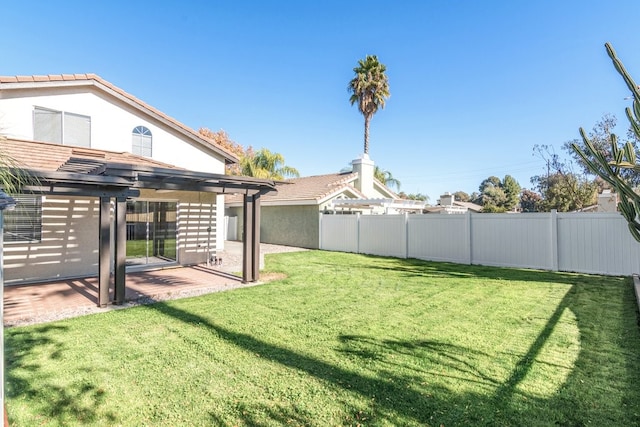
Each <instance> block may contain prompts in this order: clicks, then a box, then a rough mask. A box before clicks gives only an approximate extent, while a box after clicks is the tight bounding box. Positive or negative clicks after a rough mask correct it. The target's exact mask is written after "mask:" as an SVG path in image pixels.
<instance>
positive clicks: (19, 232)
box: [4, 194, 42, 242]
mask: <svg viewBox="0 0 640 427" xmlns="http://www.w3.org/2000/svg"><path fill="white" fill-rule="evenodd" d="M11 197H13V198H14V199H15V201H16V202H17V203H16V207H15V209H13V210H6V211H4V241H5V242H39V241H40V240H42V196H34V195H31V194H26V195H22V194H21V195H15V196H11Z"/></svg>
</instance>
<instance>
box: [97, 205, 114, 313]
mask: <svg viewBox="0 0 640 427" xmlns="http://www.w3.org/2000/svg"><path fill="white" fill-rule="evenodd" d="M110 210H111V198H110V197H100V219H99V223H100V230H99V232H98V241H99V242H98V307H106V306H107V304H109V273H110V267H111V265H110V264H111V253H110V252H111V251H110V243H111V242H110V240H111V218H110Z"/></svg>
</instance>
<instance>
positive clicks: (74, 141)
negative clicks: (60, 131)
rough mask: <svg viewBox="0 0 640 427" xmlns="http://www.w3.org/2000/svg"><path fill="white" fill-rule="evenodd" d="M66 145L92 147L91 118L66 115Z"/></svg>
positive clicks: (71, 114)
mask: <svg viewBox="0 0 640 427" xmlns="http://www.w3.org/2000/svg"><path fill="white" fill-rule="evenodd" d="M63 143H64V144H65V145H75V146H78V147H90V146H91V118H90V117H88V116H81V115H80V114H73V113H64V142H63Z"/></svg>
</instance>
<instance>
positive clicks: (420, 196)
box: [398, 191, 429, 202]
mask: <svg viewBox="0 0 640 427" xmlns="http://www.w3.org/2000/svg"><path fill="white" fill-rule="evenodd" d="M398 197H400V198H401V199H405V200H419V201H422V202H428V201H429V196H427V195H426V194H422V193H416V194H413V193H410V194H407V193H405V192H404V191H401V192H400V193H398Z"/></svg>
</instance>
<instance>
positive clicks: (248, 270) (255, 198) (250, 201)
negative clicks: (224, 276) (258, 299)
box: [242, 193, 260, 282]
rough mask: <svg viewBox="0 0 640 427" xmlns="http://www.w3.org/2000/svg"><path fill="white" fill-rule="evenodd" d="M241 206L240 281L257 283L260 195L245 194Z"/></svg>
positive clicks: (258, 272)
mask: <svg viewBox="0 0 640 427" xmlns="http://www.w3.org/2000/svg"><path fill="white" fill-rule="evenodd" d="M243 206H244V221H243V228H244V239H243V241H242V261H243V263H242V280H243V281H244V282H257V281H258V279H259V277H260V193H256V194H245V196H244V202H243Z"/></svg>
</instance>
